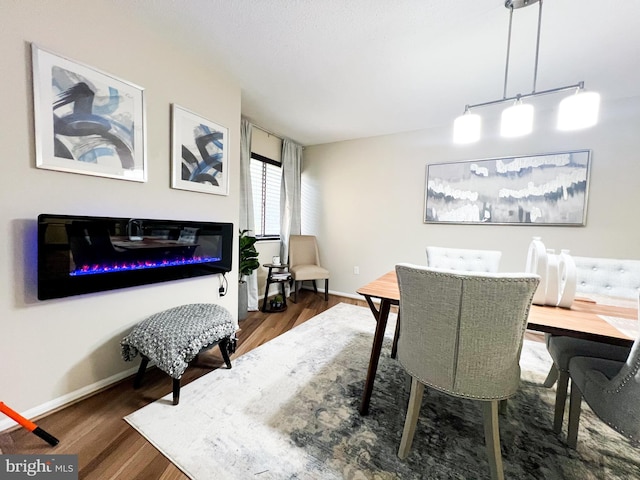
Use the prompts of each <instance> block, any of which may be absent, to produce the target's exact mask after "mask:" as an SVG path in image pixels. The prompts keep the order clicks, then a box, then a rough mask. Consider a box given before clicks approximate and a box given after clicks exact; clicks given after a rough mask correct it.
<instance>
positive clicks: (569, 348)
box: [544, 256, 640, 433]
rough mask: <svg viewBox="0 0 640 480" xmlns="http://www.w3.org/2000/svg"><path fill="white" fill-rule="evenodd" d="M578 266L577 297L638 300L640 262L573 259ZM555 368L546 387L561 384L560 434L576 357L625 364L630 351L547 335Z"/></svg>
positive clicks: (557, 420) (556, 422)
mask: <svg viewBox="0 0 640 480" xmlns="http://www.w3.org/2000/svg"><path fill="white" fill-rule="evenodd" d="M573 259H574V261H575V264H576V280H577V284H576V295H577V296H578V297H579V296H580V295H606V296H612V297H620V298H633V299H635V298H637V296H638V288H640V260H621V259H613V258H592V257H575V256H574V257H573ZM545 341H546V344H547V350H548V351H549V354H550V355H551V358H552V359H553V366H552V367H551V371H550V372H549V375H548V376H547V379H546V380H545V383H544V385H545V386H546V387H549V388H550V387H552V386H553V384H554V383H556V381H557V386H556V401H555V410H554V418H553V430H554V432H556V433H560V431H561V430H562V423H563V420H564V411H565V405H566V401H567V391H568V386H569V363H570V361H571V359H572V358H573V357H594V358H601V359H606V360H612V361H616V362H624V361H626V359H627V357H628V356H629V351H630V347H623V346H618V345H608V344H605V343H601V342H597V341H591V340H583V339H579V338H572V337H565V336H560V335H549V334H547V335H545Z"/></svg>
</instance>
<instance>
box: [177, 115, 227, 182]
mask: <svg viewBox="0 0 640 480" xmlns="http://www.w3.org/2000/svg"><path fill="white" fill-rule="evenodd" d="M171 113H172V115H171V117H172V130H171V144H172V145H171V172H172V175H171V186H172V187H173V188H177V189H180V190H190V191H193V192H202V193H213V194H216V195H227V194H228V193H229V160H228V158H229V131H228V130H227V128H225V127H223V126H222V125H218V124H217V123H214V122H212V121H210V120H207V119H206V118H203V117H201V116H200V115H197V114H195V113H193V112H190V111H189V110H186V109H184V108H182V107H179V106H178V105H176V104H173V105H172V109H171Z"/></svg>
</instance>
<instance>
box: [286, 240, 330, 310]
mask: <svg viewBox="0 0 640 480" xmlns="http://www.w3.org/2000/svg"><path fill="white" fill-rule="evenodd" d="M289 272H291V278H292V279H293V291H294V302H295V301H297V299H298V290H299V289H300V286H301V285H302V282H305V281H309V280H310V281H312V282H313V290H314V291H315V292H316V293H318V287H317V286H316V280H324V299H325V301H326V300H328V299H329V270H327V269H326V268H324V267H322V266H321V265H320V253H319V252H318V242H317V240H316V237H315V236H313V235H291V236H290V237H289Z"/></svg>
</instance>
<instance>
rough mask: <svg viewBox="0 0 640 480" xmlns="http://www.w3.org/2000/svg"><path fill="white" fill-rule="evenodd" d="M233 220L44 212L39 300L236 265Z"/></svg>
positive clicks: (220, 270) (214, 271)
mask: <svg viewBox="0 0 640 480" xmlns="http://www.w3.org/2000/svg"><path fill="white" fill-rule="evenodd" d="M232 245H233V224H232V223H215V222H193V221H184V220H152V219H143V218H112V217H89V216H71V215H51V214H42V215H39V216H38V299H40V300H47V299H51V298H61V297H68V296H71V295H80V294H84V293H91V292H99V291H104V290H113V289H117V288H125V287H132V286H136V285H144V284H149V283H157V282H165V281H169V280H177V279H182V278H190V277H199V276H202V275H212V274H217V273H225V272H228V271H230V270H231V262H232V258H233V257H232Z"/></svg>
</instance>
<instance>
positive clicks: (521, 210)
mask: <svg viewBox="0 0 640 480" xmlns="http://www.w3.org/2000/svg"><path fill="white" fill-rule="evenodd" d="M590 161H591V151H590V150H575V151H568V152H558V153H545V154H541V155H519V156H513V157H502V158H490V159H484V160H473V161H464V162H454V163H440V164H433V165H428V166H427V179H426V195H425V210H424V211H425V215H424V221H425V223H453V224H508V225H514V224H515V225H569V226H584V225H585V224H586V217H587V198H588V192H589V168H590Z"/></svg>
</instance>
